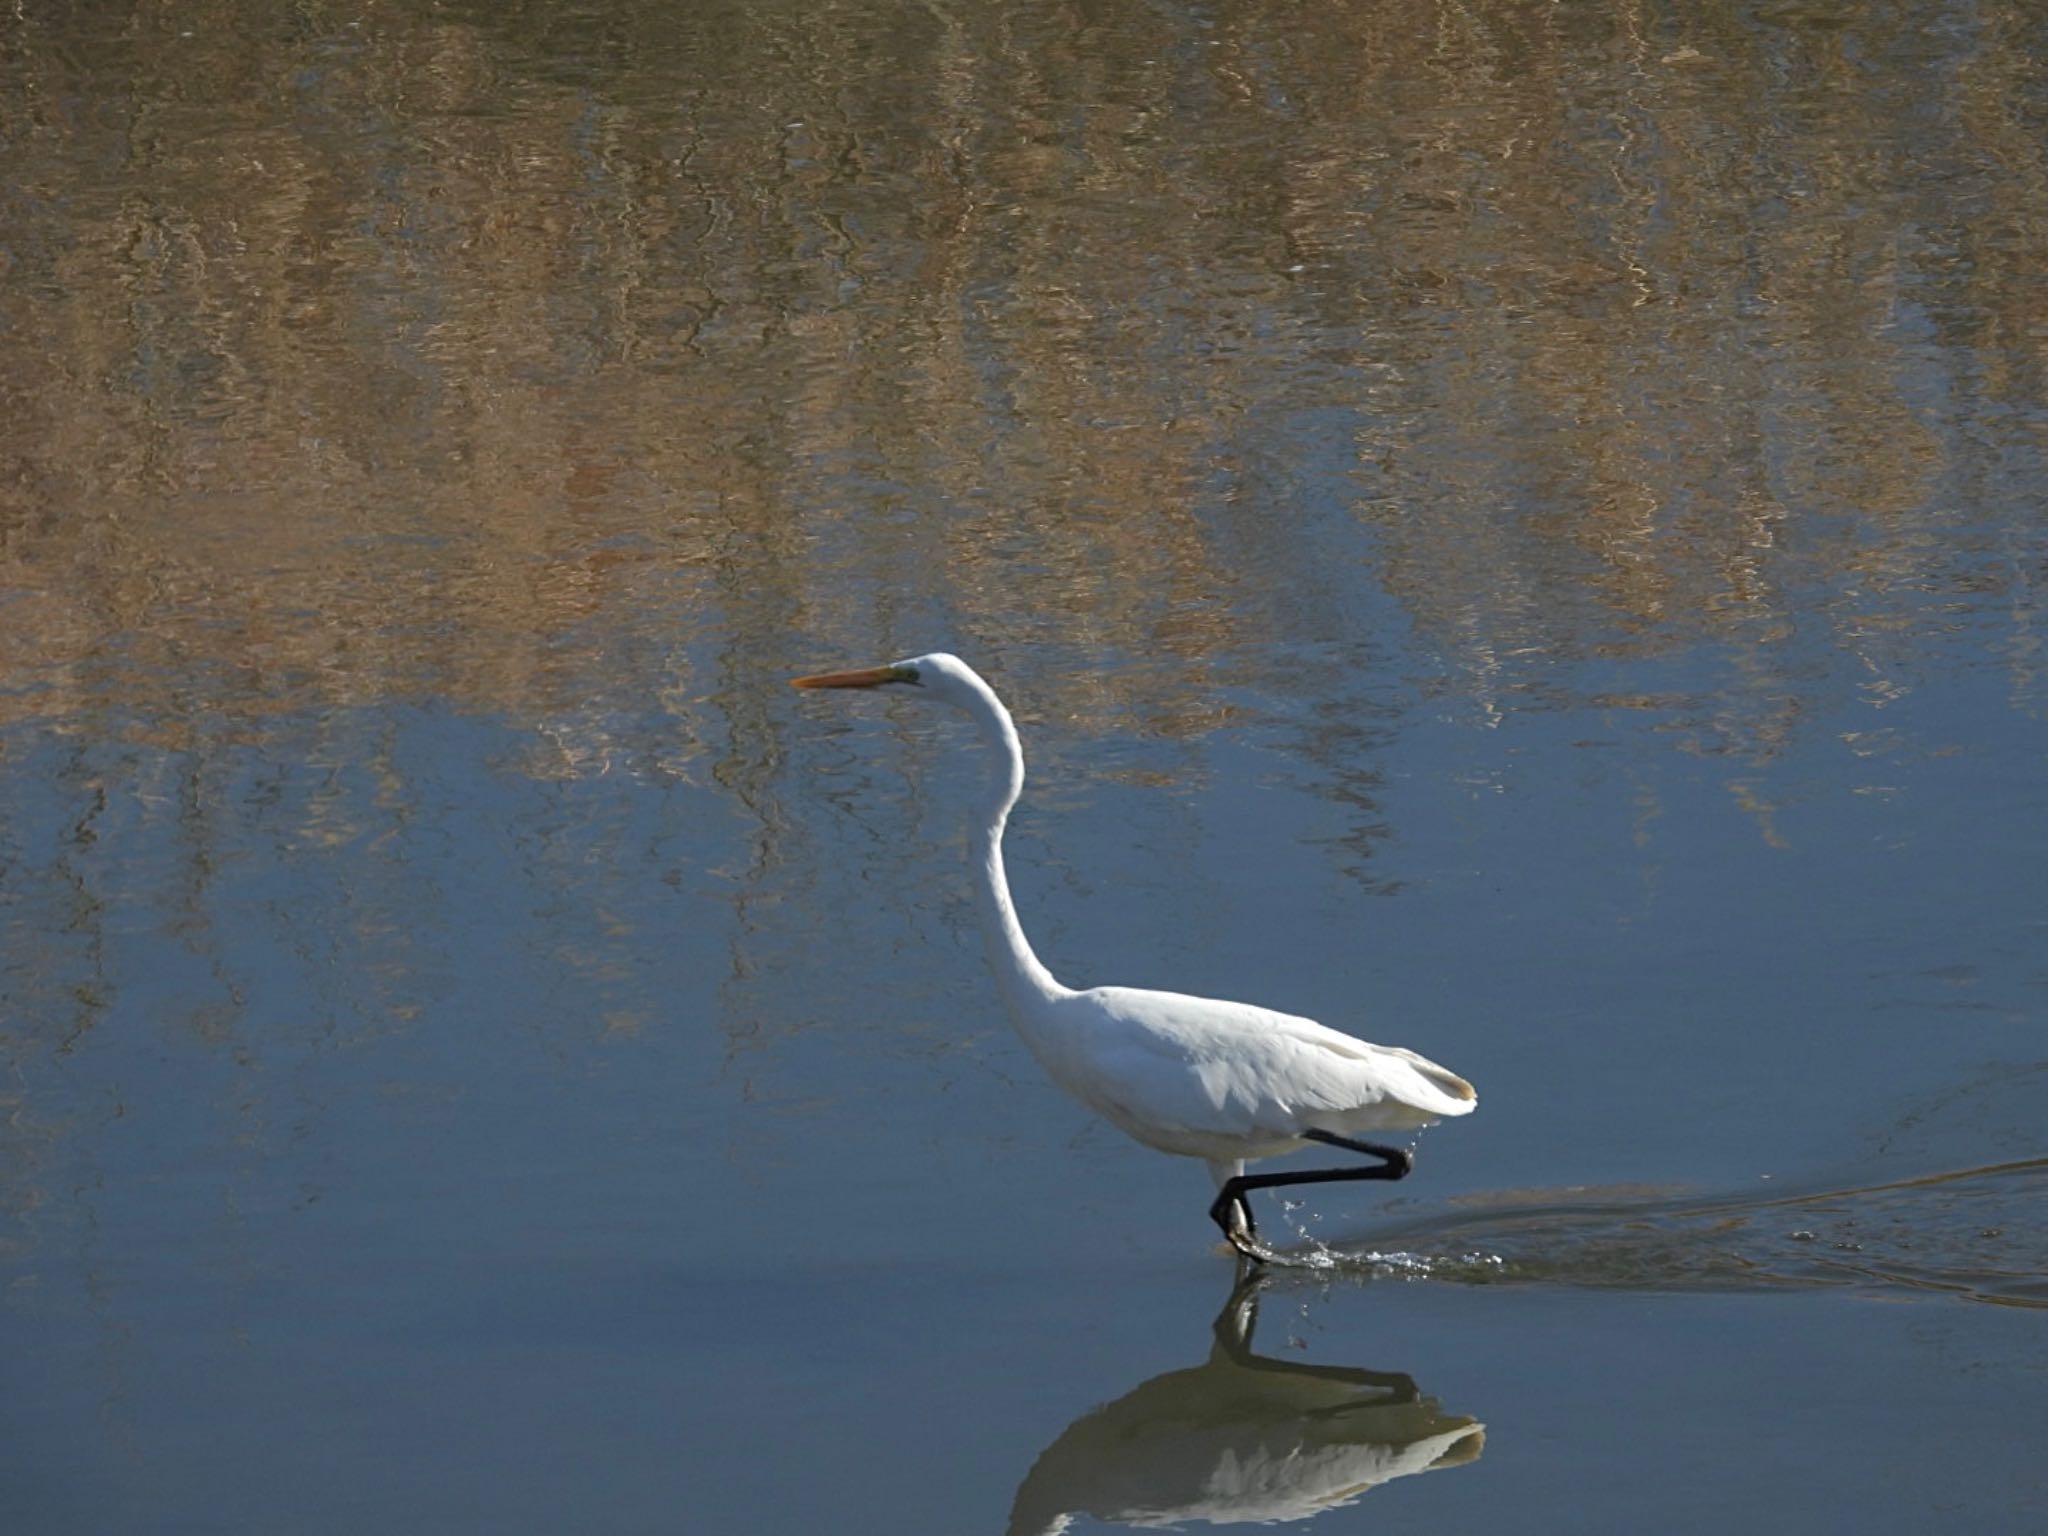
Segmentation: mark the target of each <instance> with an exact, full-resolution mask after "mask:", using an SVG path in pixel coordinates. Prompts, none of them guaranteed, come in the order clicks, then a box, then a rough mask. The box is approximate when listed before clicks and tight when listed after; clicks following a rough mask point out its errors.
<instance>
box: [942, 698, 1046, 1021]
mask: <svg viewBox="0 0 2048 1536" xmlns="http://www.w3.org/2000/svg"><path fill="white" fill-rule="evenodd" d="M975 682H976V683H977V684H980V686H979V687H977V688H976V689H975V690H974V693H973V696H972V697H971V698H969V699H963V700H961V701H960V703H961V707H962V708H964V709H965V710H966V711H967V713H968V714H969V715H971V716H973V718H974V723H975V724H976V725H977V726H979V727H980V728H981V734H982V737H983V739H984V740H985V741H986V742H987V743H988V748H989V755H990V761H991V764H992V769H991V772H990V773H989V779H988V790H987V794H986V798H985V799H984V800H983V802H982V804H981V806H980V808H979V812H978V814H977V815H976V816H975V818H974V821H973V826H972V830H971V831H970V832H969V834H968V857H969V859H970V861H971V863H972V865H973V871H974V896H975V906H976V907H977V908H978V909H979V911H980V913H981V932H982V938H983V939H984V940H985V941H986V943H987V945H988V963H989V966H990V968H991V969H993V970H994V971H995V973H996V980H997V982H998V983H999V984H1000V985H1001V987H1002V989H1003V1001H1004V1002H1006V1003H1008V1004H1009V1006H1010V1012H1011V1014H1012V1016H1013V1017H1015V1018H1018V1019H1022V1018H1024V1017H1025V1016H1026V1010H1027V1007H1028V1005H1029V1004H1031V1003H1034V1002H1045V1001H1049V1000H1050V999H1052V998H1055V997H1064V996H1065V995H1067V988H1065V987H1063V986H1061V985H1060V983H1059V982H1058V981H1057V980H1055V979H1054V977H1053V974H1052V972H1051V971H1048V970H1047V969H1046V968H1045V966H1044V965H1043V963H1041V962H1040V960H1039V958H1038V956H1037V955H1036V954H1034V953H1033V952H1032V949H1031V941H1030V940H1029V939H1027V938H1025V937H1024V925H1023V924H1022V923H1020V922H1018V921H1017V908H1016V905H1015V904H1014V903H1013V902H1012V901H1011V900H1010V881H1009V878H1008V876H1007V875H1006V874H1005V873H1004V871H1003V828H1004V827H1005V826H1007V825H1008V824H1009V820H1010V807H1012V806H1013V805H1015V804H1016V803H1017V796H1018V795H1019V794H1021V793H1023V790H1024V748H1023V745H1022V743H1020V742H1019V741H1018V740H1017V726H1016V723H1015V722H1014V721H1012V720H1011V719H1010V712H1009V711H1008V710H1007V709H1005V708H1003V701H1002V700H1001V699H999V698H997V697H996V696H995V691H994V690H993V689H991V688H990V687H989V686H988V685H987V684H986V683H982V682H981V679H979V678H976V679H975Z"/></svg>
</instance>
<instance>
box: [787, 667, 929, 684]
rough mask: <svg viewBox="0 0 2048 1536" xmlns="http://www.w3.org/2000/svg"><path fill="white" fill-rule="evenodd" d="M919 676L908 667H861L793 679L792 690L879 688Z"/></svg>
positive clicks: (913, 680) (908, 680)
mask: <svg viewBox="0 0 2048 1536" xmlns="http://www.w3.org/2000/svg"><path fill="white" fill-rule="evenodd" d="M916 680H917V674H916V673H915V672H912V671H911V670H910V668H908V667H861V668H858V669H856V670H854V671H852V672H817V673H813V674H812V675H811V676H809V677H792V678H791V679H790V680H789V685H790V686H791V687H792V688H879V687H881V685H882V684H884V683H910V682H915V681H916Z"/></svg>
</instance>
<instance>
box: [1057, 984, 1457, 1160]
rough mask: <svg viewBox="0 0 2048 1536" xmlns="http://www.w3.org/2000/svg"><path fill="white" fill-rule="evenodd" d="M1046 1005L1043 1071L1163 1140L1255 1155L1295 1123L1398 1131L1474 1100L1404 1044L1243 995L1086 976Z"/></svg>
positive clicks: (1166, 1144) (1192, 1148) (1127, 1126)
mask: <svg viewBox="0 0 2048 1536" xmlns="http://www.w3.org/2000/svg"><path fill="white" fill-rule="evenodd" d="M1057 1011H1058V1013H1060V1014H1062V1015H1065V1017H1063V1018H1060V1019H1059V1020H1058V1021H1057V1022H1058V1023H1059V1024H1060V1025H1062V1026H1064V1027H1062V1028H1059V1029H1058V1031H1057V1036H1058V1040H1059V1045H1058V1046H1057V1047H1055V1048H1054V1049H1053V1050H1050V1051H1048V1052H1047V1054H1046V1056H1045V1064H1046V1067H1047V1068H1048V1070H1049V1071H1050V1072H1051V1073H1052V1075H1053V1077H1054V1078H1055V1079H1056V1080H1058V1081H1059V1083H1060V1084H1061V1086H1062V1087H1064V1088H1066V1089H1067V1090H1068V1091H1069V1092H1071V1093H1073V1094H1074V1095H1075V1096H1076V1097H1077V1098H1079V1099H1081V1100H1082V1102H1084V1103H1086V1104H1088V1105H1089V1106H1090V1107H1091V1108H1093V1109H1095V1110H1096V1111H1097V1112H1098V1113H1099V1114H1101V1115H1102V1116H1104V1117H1105V1118H1106V1119H1108V1120H1110V1121H1111V1122H1113V1123H1114V1124H1116V1125H1117V1126H1119V1127H1120V1128H1122V1129H1123V1130H1125V1131H1127V1132H1129V1133H1130V1134H1131V1135H1132V1136H1135V1137H1136V1138H1137V1139H1138V1140H1140V1141H1142V1142H1145V1143H1147V1144H1148V1145H1150V1146H1155V1147H1158V1148H1160V1149H1162V1150H1164V1151H1170V1152H1181V1153H1185V1154H1188V1155H1192V1156H1200V1157H1240V1156H1263V1155H1269V1154H1270V1153H1271V1152H1274V1151H1280V1150H1284V1149H1285V1148H1286V1147H1287V1146H1289V1145H1291V1144H1293V1143H1294V1142H1296V1141H1298V1140H1299V1139H1300V1136H1301V1133H1302V1132H1303V1131H1305V1130H1310V1129H1318V1130H1326V1131H1333V1132H1337V1133H1339V1134H1344V1133H1347V1132H1364V1131H1369V1130H1374V1129H1381V1130H1399V1129H1412V1128H1413V1127H1416V1126H1421V1125H1427V1124H1429V1123H1430V1122H1431V1121H1432V1120H1435V1119H1437V1118H1439V1117H1440V1116H1444V1115H1462V1114H1468V1113H1470V1112H1471V1110H1472V1109H1473V1107H1474V1106H1475V1105H1476V1104H1477V1102H1478V1098H1477V1095H1476V1094H1475V1093H1474V1092H1473V1090H1472V1085H1471V1084H1469V1083H1467V1082H1466V1081H1465V1080H1464V1079H1463V1078H1461V1077H1459V1076H1458V1075H1457V1074H1456V1073H1454V1072H1451V1071H1448V1070H1447V1069H1445V1068H1443V1067H1440V1066H1438V1065H1437V1064H1436V1063H1435V1062H1432V1061H1430V1060H1428V1059H1427V1058H1425V1057H1422V1056H1418V1055H1417V1054H1416V1053H1415V1052H1413V1051H1408V1050H1402V1049H1400V1048H1398V1047H1392V1046H1381V1045H1372V1044H1369V1043H1368V1042H1366V1041H1363V1040H1358V1039H1354V1038H1353V1037H1352V1036H1350V1035H1346V1034H1343V1033H1340V1032H1339V1031H1337V1030H1334V1029H1329V1028H1326V1027H1325V1026H1323V1025H1321V1024H1318V1023H1316V1022H1315V1021H1314V1020H1313V1019H1304V1018H1298V1017H1296V1016H1295V1015H1293V1014H1286V1013H1276V1012H1274V1011H1273V1010H1272V1009H1270V1008H1259V1007H1255V1006H1253V1005H1252V1004H1249V1003H1231V1002H1223V1001H1220V1000H1218V999H1216V998H1208V997H1189V996H1185V995H1183V994H1180V993H1175V992H1152V991H1144V990H1140V989H1138V988H1134V987H1097V988H1094V989H1092V990H1091V991H1087V992H1081V993H1076V994H1074V995H1072V996H1071V997H1069V998H1066V999H1063V1000H1062V1001H1061V1003H1060V1004H1059V1005H1057ZM1262 1149H1263V1150H1262Z"/></svg>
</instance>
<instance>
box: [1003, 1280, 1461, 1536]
mask: <svg viewBox="0 0 2048 1536" xmlns="http://www.w3.org/2000/svg"><path fill="white" fill-rule="evenodd" d="M1262 1283H1263V1282H1262V1281H1261V1280H1260V1279H1259V1278H1258V1277H1253V1278H1250V1279H1246V1280H1243V1281H1241V1282H1240V1284H1239V1285H1238V1287H1237V1289H1236V1291H1234V1292H1233V1293H1232V1295H1231V1297H1230V1300H1229V1301H1228V1302H1227V1303H1225V1305H1224V1308H1223V1310H1222V1312H1221V1313H1219V1314H1218V1316H1217V1318H1216V1323H1215V1327H1214V1343H1213V1344H1212V1346H1211V1348H1210V1351H1209V1358H1208V1359H1207V1360H1206V1361H1204V1362H1203V1363H1202V1364H1201V1365H1198V1366H1193V1367H1191V1368H1189V1369H1187V1370H1180V1371H1168V1372H1166V1373H1165V1374H1164V1375H1160V1376H1155V1377H1153V1378H1152V1379H1151V1380H1149V1381H1146V1382H1143V1383H1141V1384H1139V1385H1138V1386H1136V1387H1134V1388H1132V1389H1131V1390H1130V1391H1129V1392H1127V1393H1125V1394H1124V1395H1123V1396H1122V1397H1120V1398H1118V1399H1116V1400H1115V1401H1114V1402H1111V1403H1105V1404H1103V1405H1102V1406H1101V1407H1099V1408H1095V1409H1093V1410H1091V1411H1090V1412H1088V1413H1086V1414H1084V1415H1082V1416H1081V1417H1080V1418H1078V1419H1076V1420H1075V1421H1074V1422H1073V1424H1072V1425H1070V1426H1069V1427H1068V1428H1067V1430H1066V1431H1065V1432H1064V1433H1063V1434H1061V1435H1060V1437H1059V1438H1058V1439H1057V1440H1055V1441H1054V1442H1053V1443H1052V1444H1051V1445H1049V1446H1047V1447H1046V1449H1045V1450H1044V1452H1043V1453H1042V1454H1040V1456H1039V1458H1038V1460H1037V1462H1036V1463H1034V1464H1033V1466H1032V1468H1031V1471H1030V1473H1029V1474H1028V1475H1027V1476H1026V1477H1025V1479H1024V1482H1023V1484H1022V1485H1021V1486H1020V1487H1019V1488H1018V1490H1017V1497H1016V1500H1015V1502H1014V1504H1013V1505H1012V1507H1011V1510H1010V1525H1009V1529H1010V1532H1011V1536H1036V1533H1040V1532H1056V1531H1060V1530H1064V1529H1065V1528H1066V1526H1067V1525H1068V1524H1069V1523H1070V1522H1071V1520H1072V1519H1073V1517H1074V1516H1076V1515H1088V1516H1092V1517H1093V1518H1095V1519H1097V1520H1103V1521H1109V1522H1113V1523H1116V1524H1123V1525H1135V1526H1147V1527H1149V1526H1170V1525H1180V1524H1185V1523H1191V1522H1195V1521H1200V1522H1203V1523H1205V1524H1212V1525H1234V1524H1241V1523H1269V1522H1274V1521H1285V1520H1300V1519H1305V1518H1307V1517H1308V1516H1310V1515H1315V1514H1320V1513H1322V1512H1323V1511H1325V1510H1329V1509H1335V1508H1338V1507H1340V1506H1342V1505H1345V1504H1349V1503H1351V1502H1352V1501H1353V1500H1355V1499H1357V1498H1358V1497H1359V1496H1360V1495H1362V1494H1364V1493H1365V1492H1367V1491H1368V1490H1369V1489H1372V1488H1376V1487H1378V1486H1379V1485H1380V1484H1382V1483H1386V1482H1391V1481H1393V1480H1394V1479H1395V1478H1397V1477H1406V1476H1409V1475H1411V1474H1413V1473H1416V1472H1431V1471H1438V1470H1442V1469H1444V1468H1447V1467H1458V1466H1463V1465H1465V1464H1467V1463H1468V1462H1472V1461H1475V1460H1477V1459H1478V1457H1479V1453H1480V1450H1481V1448H1482V1447H1483V1446H1484V1445H1485V1443H1486V1431H1485V1428H1484V1426H1483V1425H1481V1424H1480V1423H1479V1422H1478V1421H1477V1420H1476V1419H1472V1418H1469V1417H1467V1416H1466V1415H1464V1414H1449V1413H1445V1412H1444V1411H1443V1410H1442V1408H1441V1407H1440V1406H1439V1405H1438V1404H1437V1402H1436V1400H1435V1399H1434V1398H1431V1397H1426V1396H1424V1395H1423V1394H1422V1392H1421V1391H1420V1390H1419V1389H1418V1388H1417V1387H1416V1385H1415V1381H1414V1378H1412V1377H1410V1376H1407V1375H1405V1374H1403V1373H1401V1372H1398V1371H1372V1370H1365V1369H1362V1368H1357V1367H1351V1366H1336V1365H1313V1364H1310V1363H1308V1362H1306V1361H1302V1360H1287V1359H1281V1358H1277V1357H1275V1356H1271V1355H1262V1354H1259V1353H1258V1352H1257V1351H1256V1350H1255V1349H1254V1348H1253V1345H1252V1334H1253V1330H1254V1329H1255V1328H1256V1326H1257V1322H1258V1298H1259V1290H1260V1288H1261V1285H1262Z"/></svg>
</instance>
